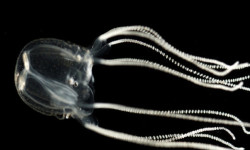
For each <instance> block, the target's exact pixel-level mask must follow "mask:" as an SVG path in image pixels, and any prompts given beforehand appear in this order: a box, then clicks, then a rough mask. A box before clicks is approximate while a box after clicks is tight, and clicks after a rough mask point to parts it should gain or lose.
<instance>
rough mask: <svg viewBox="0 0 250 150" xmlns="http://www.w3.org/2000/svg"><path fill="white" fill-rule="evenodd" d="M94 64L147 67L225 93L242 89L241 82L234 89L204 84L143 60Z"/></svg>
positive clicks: (196, 79)
mask: <svg viewBox="0 0 250 150" xmlns="http://www.w3.org/2000/svg"><path fill="white" fill-rule="evenodd" d="M95 62H96V63H99V64H102V65H109V66H138V67H147V68H151V69H155V70H159V71H162V72H165V73H169V74H171V75H174V76H177V77H180V78H182V79H185V80H187V81H190V82H192V83H194V84H197V85H200V86H203V87H207V88H214V89H222V90H225V91H235V90H238V89H239V88H240V87H242V85H243V82H240V83H239V84H237V85H235V86H234V87H228V86H224V85H221V84H216V83H215V84H214V83H206V82H203V81H202V80H201V79H198V78H194V77H192V76H190V75H187V74H184V73H181V72H179V71H176V70H173V69H170V68H168V67H166V66H163V65H160V64H157V63H155V62H150V61H148V60H143V59H134V58H133V59H130V58H124V59H112V60H105V59H95Z"/></svg>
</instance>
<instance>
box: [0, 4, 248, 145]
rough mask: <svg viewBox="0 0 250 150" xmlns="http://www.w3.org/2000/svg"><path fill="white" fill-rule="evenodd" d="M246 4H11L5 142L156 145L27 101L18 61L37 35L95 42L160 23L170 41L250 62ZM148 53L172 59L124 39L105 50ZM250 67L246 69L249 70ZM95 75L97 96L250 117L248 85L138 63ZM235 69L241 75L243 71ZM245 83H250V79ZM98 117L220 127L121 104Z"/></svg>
mask: <svg viewBox="0 0 250 150" xmlns="http://www.w3.org/2000/svg"><path fill="white" fill-rule="evenodd" d="M245 6H246V5H244V4H233V3H232V4H207V3H206V4H197V3H195V4H186V3H179V4H177V5H172V4H163V3H157V4H156V3H153V4H152V2H148V3H146V2H144V3H140V4H135V3H129V2H126V3H122V2H118V3H113V4H107V3H106V2H105V3H104V4H102V3H99V2H96V3H93V4H71V5H69V4H65V5H64V6H61V5H60V4H57V5H52V4H50V3H46V4H45V3H44V5H40V4H28V5H27V6H26V7H23V6H22V7H19V9H15V8H12V7H9V9H6V11H3V13H2V15H3V17H2V18H3V19H2V23H1V24H2V25H3V26H2V30H1V36H2V39H1V43H2V44H1V45H2V49H1V50H2V51H1V52H2V55H1V56H2V58H1V64H2V73H1V76H3V77H1V79H2V83H3V84H2V92H1V93H2V94H3V97H2V110H3V111H2V117H3V118H2V121H1V124H2V125H3V128H2V133H3V134H2V137H3V139H4V140H3V143H4V144H7V145H8V147H15V146H18V148H20V149H21V148H25V149H31V148H33V149H37V148H44V149H48V148H49V149H50V148H56V149H66V148H68V147H69V148H71V149H77V148H81V149H99V148H105V149H106V148H108V149H120V148H132V149H156V148H150V147H144V146H139V145H135V144H130V143H126V142H120V141H117V140H113V139H109V138H106V137H103V136H101V135H98V134H96V133H93V132H91V131H88V130H86V129H85V128H84V127H82V126H81V125H80V124H79V123H78V122H77V121H75V120H73V119H69V120H65V121H60V120H57V119H56V118H54V117H48V116H44V115H41V114H39V113H37V112H35V111H33V110H32V109H30V108H29V107H28V106H26V105H25V104H24V103H23V102H22V101H21V99H20V98H19V96H18V95H17V93H16V90H15V87H14V67H15V62H16V59H17V57H18V54H19V52H20V51H21V49H22V47H23V46H24V45H25V44H27V43H28V42H30V41H31V40H34V39H37V38H48V37H53V38H59V39H63V40H66V41H71V42H73V43H76V44H79V45H82V46H85V47H87V48H90V47H91V44H92V43H93V41H94V40H95V38H96V37H98V36H99V35H100V34H102V33H104V32H106V31H108V30H109V29H112V28H114V27H118V26H127V25H144V26H149V27H151V28H153V29H155V30H156V31H157V32H158V33H160V34H161V35H162V36H163V38H165V39H166V41H168V42H169V43H170V44H172V45H173V46H175V47H176V48H178V49H180V50H182V51H185V52H187V53H191V54H195V55H199V56H205V57H210V58H215V59H219V60H222V61H224V62H226V63H229V64H232V63H234V62H235V61H236V60H239V61H240V62H246V61H249V54H248V53H249V33H250V30H249V21H248V20H249V10H248V9H247V8H246V7H245ZM14 10H15V11H14ZM142 56H143V58H148V59H150V60H159V61H160V62H163V63H164V60H163V59H162V58H161V57H159V56H158V55H157V54H154V53H153V52H151V51H150V50H147V49H145V48H140V47H138V46H134V45H121V46H116V47H114V48H112V50H111V51H110V52H109V54H108V55H107V56H105V57H107V58H115V57H142ZM248 70H249V69H248ZM249 71H250V70H249ZM240 73H242V72H240ZM247 73H248V71H247V70H246V71H245V72H243V73H242V74H247ZM93 75H94V77H95V84H94V86H95V90H96V93H95V101H96V102H113V103H119V104H125V105H129V106H136V107H142V108H151V109H159V110H174V109H212V110H219V111H224V112H228V113H232V114H234V115H236V116H238V117H239V118H240V119H242V120H243V121H248V122H250V120H249V113H250V110H249V104H248V102H249V93H248V92H245V91H236V92H226V91H222V90H214V89H206V88H203V87H199V86H197V85H194V84H192V83H190V82H187V81H185V80H182V79H179V78H176V77H173V76H171V75H168V74H164V73H161V72H158V71H154V70H149V69H145V68H137V67H106V66H98V65H96V66H94V68H93ZM232 75H234V76H233V77H236V76H239V75H237V73H234V74H232ZM245 85H246V86H248V85H247V82H246V83H245ZM94 116H95V117H96V118H97V120H98V122H99V125H100V126H102V127H105V128H110V129H114V130H118V131H123V132H128V133H133V134H138V135H152V134H167V133H183V132H188V131H190V130H194V129H197V128H201V127H207V126H217V125H213V124H206V123H193V122H190V121H182V120H177V119H168V118H153V117H145V116H136V115H131V114H126V113H120V112H114V111H101V110H98V111H95V112H94ZM2 125H1V126H2ZM228 128H229V129H231V130H232V131H233V132H234V133H235V135H236V137H237V140H236V141H233V143H234V144H235V145H236V146H243V147H245V148H249V147H250V146H249V140H250V136H247V135H245V134H244V133H243V131H242V130H241V128H240V127H230V126H229V127H228ZM215 135H219V136H221V137H223V138H225V139H227V140H229V141H232V140H231V139H230V138H229V136H228V135H226V134H225V133H224V132H223V131H221V132H215ZM194 140H195V139H194ZM196 140H197V141H199V140H198V139H196ZM1 143H2V142H1Z"/></svg>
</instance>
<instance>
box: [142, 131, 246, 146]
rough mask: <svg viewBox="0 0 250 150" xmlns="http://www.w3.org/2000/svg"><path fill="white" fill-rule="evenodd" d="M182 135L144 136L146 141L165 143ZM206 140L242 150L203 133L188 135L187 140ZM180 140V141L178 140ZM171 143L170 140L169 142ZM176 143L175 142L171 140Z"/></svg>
mask: <svg viewBox="0 0 250 150" xmlns="http://www.w3.org/2000/svg"><path fill="white" fill-rule="evenodd" d="M182 135H183V134H164V135H154V136H146V138H147V139H151V140H156V141H161V142H166V141H168V140H169V139H171V138H175V137H180V136H182ZM190 137H191V138H207V139H211V140H214V141H216V142H219V143H221V144H224V145H226V146H228V147H230V148H232V149H234V150H244V148H243V147H236V146H234V145H233V144H232V143H230V142H228V141H225V140H223V139H221V138H219V137H217V136H214V135H210V134H204V133H198V134H193V135H190V136H189V137H188V138H190ZM178 140H180V139H178ZM171 141H172V140H171ZM173 141H176V140H173Z"/></svg>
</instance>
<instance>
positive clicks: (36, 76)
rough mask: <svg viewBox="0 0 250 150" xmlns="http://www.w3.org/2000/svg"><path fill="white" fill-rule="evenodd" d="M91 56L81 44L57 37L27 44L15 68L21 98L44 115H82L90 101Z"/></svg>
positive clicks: (87, 113) (91, 100) (90, 110)
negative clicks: (70, 42)
mask: <svg viewBox="0 0 250 150" xmlns="http://www.w3.org/2000/svg"><path fill="white" fill-rule="evenodd" d="M92 62H93V61H92V56H91V55H90V53H89V51H88V50H86V49H85V48H82V47H79V46H77V45H74V44H69V43H66V42H65V41H61V40H57V39H39V40H35V41H32V42H30V43H29V44H27V45H26V46H25V47H24V48H23V50H22V52H21V53H20V55H19V57H18V60H17V66H16V69H15V83H16V87H17V91H18V93H19V95H20V96H21V98H22V100H23V101H24V102H25V103H26V104H28V105H29V106H30V107H31V108H33V109H35V110H36V111H39V112H41V113H43V114H46V115H54V116H58V117H66V116H67V117H68V116H69V115H70V116H72V117H75V118H76V117H77V118H79V119H82V118H85V117H86V116H88V115H90V114H91V112H92V109H91V108H89V107H88V108H87V107H86V106H87V104H92V103H93V101H94V98H93V90H92V88H91V84H92V81H93V76H92V70H91V69H92V65H93V63H92Z"/></svg>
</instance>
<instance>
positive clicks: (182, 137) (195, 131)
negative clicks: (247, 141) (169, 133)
mask: <svg viewBox="0 0 250 150" xmlns="http://www.w3.org/2000/svg"><path fill="white" fill-rule="evenodd" d="M218 130H223V131H225V132H227V133H228V134H229V135H230V136H231V137H232V139H233V140H235V139H236V138H235V136H234V134H233V133H232V132H231V131H230V130H229V129H227V128H225V127H207V128H201V129H197V130H194V131H190V132H188V133H184V134H182V135H180V136H178V137H173V138H170V139H168V141H170V142H171V141H175V140H179V139H184V138H186V137H189V136H192V135H195V134H199V133H202V132H208V131H218Z"/></svg>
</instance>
